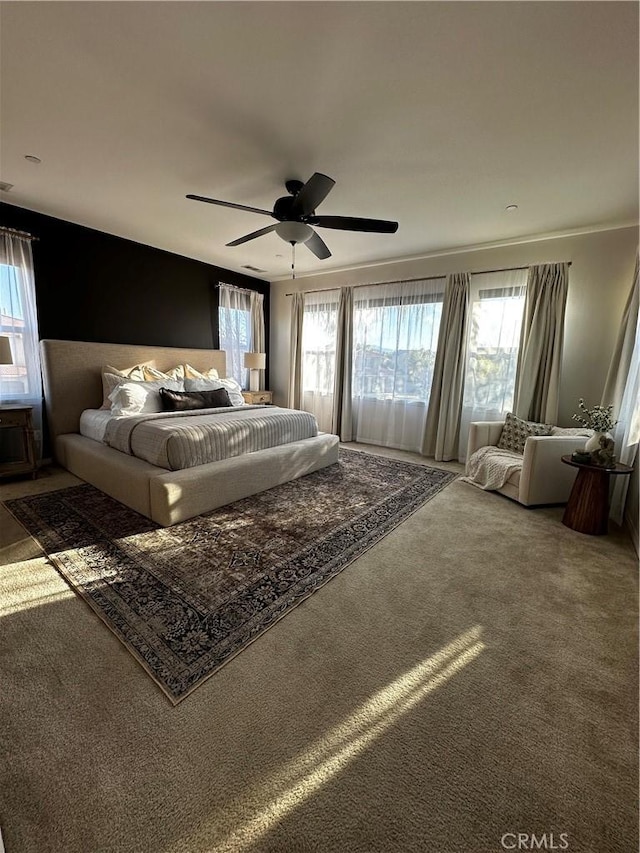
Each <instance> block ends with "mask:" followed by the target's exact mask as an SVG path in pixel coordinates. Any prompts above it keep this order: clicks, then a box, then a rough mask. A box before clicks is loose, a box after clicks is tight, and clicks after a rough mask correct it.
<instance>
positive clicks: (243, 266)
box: [242, 264, 266, 272]
mask: <svg viewBox="0 0 640 853" xmlns="http://www.w3.org/2000/svg"><path fill="white" fill-rule="evenodd" d="M242 269H243V270H251V272H266V270H261V269H259V268H258V267H252V266H251V264H242Z"/></svg>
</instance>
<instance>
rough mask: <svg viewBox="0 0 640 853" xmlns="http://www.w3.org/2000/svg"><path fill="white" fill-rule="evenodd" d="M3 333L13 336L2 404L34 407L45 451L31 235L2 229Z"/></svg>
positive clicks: (2, 376) (1, 373)
mask: <svg viewBox="0 0 640 853" xmlns="http://www.w3.org/2000/svg"><path fill="white" fill-rule="evenodd" d="M0 335H6V336H7V337H8V338H9V339H10V346H11V355H12V358H13V364H7V365H2V366H0V403H4V404H7V403H16V404H20V405H26V406H33V426H34V429H35V431H36V446H37V448H38V453H39V454H40V455H41V453H42V372H41V369H40V349H39V334H38V315H37V311H36V286H35V278H34V273H33V255H32V252H31V238H30V237H28V236H22V235H20V234H16V233H14V232H12V231H10V230H5V229H0Z"/></svg>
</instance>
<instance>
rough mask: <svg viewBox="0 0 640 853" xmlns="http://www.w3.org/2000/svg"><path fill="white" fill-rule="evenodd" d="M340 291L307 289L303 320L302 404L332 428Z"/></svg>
mask: <svg viewBox="0 0 640 853" xmlns="http://www.w3.org/2000/svg"><path fill="white" fill-rule="evenodd" d="M339 296H340V292H339V291H338V290H335V291H325V292H323V293H307V294H305V301H304V318H303V322H302V408H303V409H304V410H305V411H307V412H312V413H313V414H314V415H315V416H316V418H317V420H318V426H319V428H320V429H321V430H322V431H323V432H331V412H332V409H333V386H334V381H335V367H336V326H337V321H338V299H339Z"/></svg>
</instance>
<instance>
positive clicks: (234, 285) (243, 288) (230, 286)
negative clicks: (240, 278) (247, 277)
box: [216, 281, 260, 293]
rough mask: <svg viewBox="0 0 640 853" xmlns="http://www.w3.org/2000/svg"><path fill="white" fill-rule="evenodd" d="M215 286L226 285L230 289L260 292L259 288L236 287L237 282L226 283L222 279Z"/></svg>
mask: <svg viewBox="0 0 640 853" xmlns="http://www.w3.org/2000/svg"><path fill="white" fill-rule="evenodd" d="M216 287H218V288H220V287H228V288H229V289H230V290H241V291H242V292H243V293H260V291H259V290H252V289H251V288H250V287H238V285H237V284H227V283H226V282H224V281H219V282H218V283H217V284H216Z"/></svg>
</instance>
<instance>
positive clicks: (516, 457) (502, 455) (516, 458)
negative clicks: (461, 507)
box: [460, 446, 523, 491]
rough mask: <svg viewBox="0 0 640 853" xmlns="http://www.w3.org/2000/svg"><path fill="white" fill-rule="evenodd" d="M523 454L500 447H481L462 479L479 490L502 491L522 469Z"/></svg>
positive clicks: (469, 461) (468, 461) (468, 462)
mask: <svg viewBox="0 0 640 853" xmlns="http://www.w3.org/2000/svg"><path fill="white" fill-rule="evenodd" d="M522 459H523V457H522V454H521V453H514V452H513V451H512V450H501V449H500V448H499V447H493V446H490V447H480V448H479V449H478V450H476V451H475V453H472V454H471V456H470V457H469V459H468V460H467V470H466V476H464V477H461V478H460V479H461V480H462V481H463V482H464V483H472V484H473V485H474V486H477V487H478V488H479V489H486V490H487V491H492V490H495V489H501V488H502V487H503V486H504V484H505V483H506V482H507V480H508V479H509V477H510V476H511V475H512V474H513V473H514V472H515V471H518V470H520V468H522Z"/></svg>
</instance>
